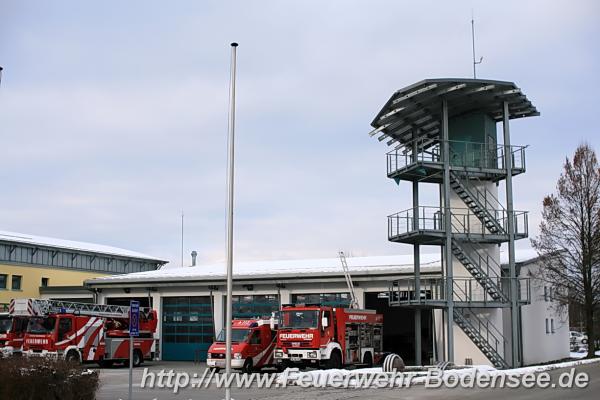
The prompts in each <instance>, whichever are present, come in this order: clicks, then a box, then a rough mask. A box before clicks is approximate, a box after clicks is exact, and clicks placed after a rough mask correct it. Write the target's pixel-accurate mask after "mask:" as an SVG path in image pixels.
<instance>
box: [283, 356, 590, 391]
mask: <svg viewBox="0 0 600 400" xmlns="http://www.w3.org/2000/svg"><path fill="white" fill-rule="evenodd" d="M572 354H575V355H576V357H584V356H585V354H583V355H581V354H582V353H572ZM597 354H599V355H600V352H598V353H597ZM576 357H574V358H576ZM591 363H600V358H594V359H585V360H573V361H566V362H560V363H554V364H545V365H534V366H529V367H522V368H513V369H503V370H499V369H496V368H494V367H491V366H489V365H473V366H468V367H466V366H465V367H458V368H457V369H448V370H445V371H444V372H443V374H444V376H448V375H452V376H455V377H461V376H465V375H472V374H474V373H483V372H485V373H487V374H489V375H490V376H494V375H511V376H518V375H524V374H529V373H537V372H543V371H551V370H554V369H557V368H570V367H576V366H578V365H584V364H591ZM431 368H435V367H433V366H430V367H426V368H425V369H426V370H424V371H423V370H421V371H414V370H412V371H411V370H408V371H405V372H404V373H403V374H402V375H403V379H405V380H407V379H410V382H411V384H424V383H425V382H426V379H427V374H428V371H427V370H428V369H431ZM382 373H383V369H382V368H358V369H353V370H347V369H328V370H312V371H305V372H301V371H298V370H297V369H288V370H286V371H285V372H283V373H281V374H280V375H279V377H278V378H277V382H278V383H280V384H282V383H284V381H287V382H286V383H287V385H300V384H301V383H302V384H304V385H306V382H311V383H312V386H316V387H322V386H327V385H329V384H330V383H331V382H335V381H336V379H334V378H332V377H333V376H335V377H337V378H338V380H339V379H340V378H339V377H342V379H347V381H348V384H349V386H351V387H352V386H355V385H360V384H361V382H362V383H364V381H362V380H361V378H363V377H364V376H368V375H371V376H372V375H376V374H382ZM305 387H306V386H305Z"/></svg>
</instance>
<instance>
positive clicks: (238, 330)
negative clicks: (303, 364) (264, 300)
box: [206, 319, 276, 372]
mask: <svg viewBox="0 0 600 400" xmlns="http://www.w3.org/2000/svg"><path fill="white" fill-rule="evenodd" d="M231 324H232V326H231V328H232V329H231V343H232V346H231V368H234V369H241V370H242V371H244V372H251V371H252V370H254V369H260V368H263V367H270V366H275V365H274V362H273V350H274V349H275V342H276V330H275V329H276V326H275V323H274V321H272V320H271V319H234V320H233V321H232V322H231ZM206 365H207V366H208V367H209V368H213V369H216V370H217V371H218V370H219V369H221V368H225V329H223V330H222V331H221V332H220V333H219V335H218V336H217V340H216V341H215V342H214V343H213V344H212V345H211V346H210V348H209V349H208V357H207V359H206Z"/></svg>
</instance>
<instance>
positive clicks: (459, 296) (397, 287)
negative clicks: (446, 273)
mask: <svg viewBox="0 0 600 400" xmlns="http://www.w3.org/2000/svg"><path fill="white" fill-rule="evenodd" d="M490 279H492V280H493V281H494V283H495V285H497V286H498V287H500V288H502V289H503V290H505V291H507V292H508V291H509V290H510V282H511V280H512V279H514V280H516V282H517V301H518V303H519V304H529V303H530V302H531V282H530V278H527V277H517V278H510V277H496V278H491V277H490ZM416 281H417V280H416V279H415V278H408V277H407V278H399V279H396V280H394V281H393V282H391V283H390V286H389V295H388V302H389V304H390V306H411V305H425V306H426V305H429V306H432V307H435V306H443V303H445V302H446V301H448V296H447V295H446V293H447V288H448V283H449V282H450V281H451V282H452V290H453V297H452V298H453V301H454V303H455V307H459V308H463V307H467V308H468V307H483V306H485V305H486V304H490V305H505V306H508V305H509V304H510V303H509V301H508V300H507V299H506V298H503V299H500V300H498V299H496V298H494V297H492V296H491V295H490V293H489V292H488V291H487V290H486V289H485V288H483V287H482V286H481V285H480V284H479V282H478V281H477V279H475V278H471V277H454V278H448V277H436V278H421V279H420V285H419V287H420V294H419V293H417V290H416Z"/></svg>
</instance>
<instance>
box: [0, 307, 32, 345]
mask: <svg viewBox="0 0 600 400" xmlns="http://www.w3.org/2000/svg"><path fill="white" fill-rule="evenodd" d="M28 321H29V319H28V318H27V317H17V316H11V315H10V308H9V312H8V313H0V353H1V354H2V355H3V356H5V357H6V356H11V355H13V354H17V355H18V354H20V353H21V350H22V349H23V338H24V337H25V330H26V329H27V323H28Z"/></svg>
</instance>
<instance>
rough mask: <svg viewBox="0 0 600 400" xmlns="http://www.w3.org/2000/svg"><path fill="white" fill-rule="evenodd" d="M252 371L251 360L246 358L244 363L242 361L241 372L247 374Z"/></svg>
mask: <svg viewBox="0 0 600 400" xmlns="http://www.w3.org/2000/svg"><path fill="white" fill-rule="evenodd" d="M252 370H253V367H252V359H251V358H246V361H244V366H243V367H242V371H243V372H245V373H247V374H249V373H250V372H252Z"/></svg>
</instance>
